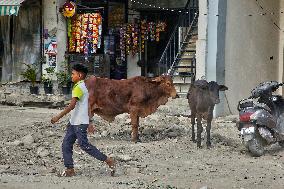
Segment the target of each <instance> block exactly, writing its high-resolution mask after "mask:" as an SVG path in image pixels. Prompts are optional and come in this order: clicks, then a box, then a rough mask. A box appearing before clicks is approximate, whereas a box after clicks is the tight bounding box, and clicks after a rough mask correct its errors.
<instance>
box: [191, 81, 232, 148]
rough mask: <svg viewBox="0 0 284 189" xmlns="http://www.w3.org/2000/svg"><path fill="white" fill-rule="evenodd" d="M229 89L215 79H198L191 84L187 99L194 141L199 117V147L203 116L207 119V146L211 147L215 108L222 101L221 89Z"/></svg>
mask: <svg viewBox="0 0 284 189" xmlns="http://www.w3.org/2000/svg"><path fill="white" fill-rule="evenodd" d="M225 90H228V87H226V86H225V85H218V84H217V82H215V81H210V82H209V83H208V82H207V81H205V80H197V81H195V82H194V83H193V84H191V86H190V88H189V90H188V93H187V99H188V103H189V107H190V110H191V124H192V135H191V138H192V141H193V142H196V140H195V132H194V125H195V118H197V147H198V148H200V147H201V133H202V131H203V127H202V124H201V121H202V118H203V119H205V120H207V126H206V133H207V141H206V145H207V148H210V147H211V141H210V130H211V122H212V119H213V110H214V106H215V104H218V103H219V102H220V99H219V91H225Z"/></svg>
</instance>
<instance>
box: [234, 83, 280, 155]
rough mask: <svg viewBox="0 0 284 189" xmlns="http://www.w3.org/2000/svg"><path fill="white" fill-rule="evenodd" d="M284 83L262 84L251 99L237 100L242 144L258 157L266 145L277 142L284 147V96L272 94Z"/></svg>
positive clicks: (253, 91) (256, 88)
mask: <svg viewBox="0 0 284 189" xmlns="http://www.w3.org/2000/svg"><path fill="white" fill-rule="evenodd" d="M283 84H284V83H278V82H277V81H270V82H263V83H260V84H259V85H258V86H256V87H255V88H254V89H253V90H252V91H251V96H250V97H249V98H246V99H243V100H240V101H239V103H238V107H237V109H238V111H239V121H237V127H238V130H239V131H240V136H241V137H242V141H243V143H244V144H245V146H246V148H247V149H248V150H249V152H250V153H251V154H252V155H253V156H255V157H259V156H262V155H263V154H264V147H265V146H267V145H270V144H274V143H277V142H278V143H279V145H280V146H281V147H284V99H283V98H282V96H280V95H274V94H273V92H275V91H276V90H277V89H278V88H279V87H280V86H282V85H283Z"/></svg>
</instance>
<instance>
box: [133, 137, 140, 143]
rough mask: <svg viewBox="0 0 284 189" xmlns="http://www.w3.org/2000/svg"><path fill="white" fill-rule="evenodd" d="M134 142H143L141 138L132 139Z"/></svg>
mask: <svg viewBox="0 0 284 189" xmlns="http://www.w3.org/2000/svg"><path fill="white" fill-rule="evenodd" d="M132 142H134V143H139V142H141V140H140V138H137V139H132Z"/></svg>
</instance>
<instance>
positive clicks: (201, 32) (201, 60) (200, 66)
mask: <svg viewBox="0 0 284 189" xmlns="http://www.w3.org/2000/svg"><path fill="white" fill-rule="evenodd" d="M207 4H208V3H207V1H199V18H198V40H197V42H196V79H200V78H201V77H203V76H206V56H207V51H206V49H207V47H206V46H207V27H208V25H207V23H208V20H207V18H208V16H207V14H208V7H207Z"/></svg>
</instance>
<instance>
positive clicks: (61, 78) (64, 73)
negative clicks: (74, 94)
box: [55, 60, 71, 86]
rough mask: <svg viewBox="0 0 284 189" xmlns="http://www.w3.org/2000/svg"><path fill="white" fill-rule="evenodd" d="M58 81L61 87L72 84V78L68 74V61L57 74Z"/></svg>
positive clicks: (64, 62) (63, 63)
mask: <svg viewBox="0 0 284 189" xmlns="http://www.w3.org/2000/svg"><path fill="white" fill-rule="evenodd" d="M55 74H56V77H57V81H58V83H59V84H60V85H61V86H68V85H69V84H70V82H71V76H70V74H69V72H68V65H67V61H66V60H65V61H63V62H62V66H61V70H59V71H57V72H56V73H55Z"/></svg>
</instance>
